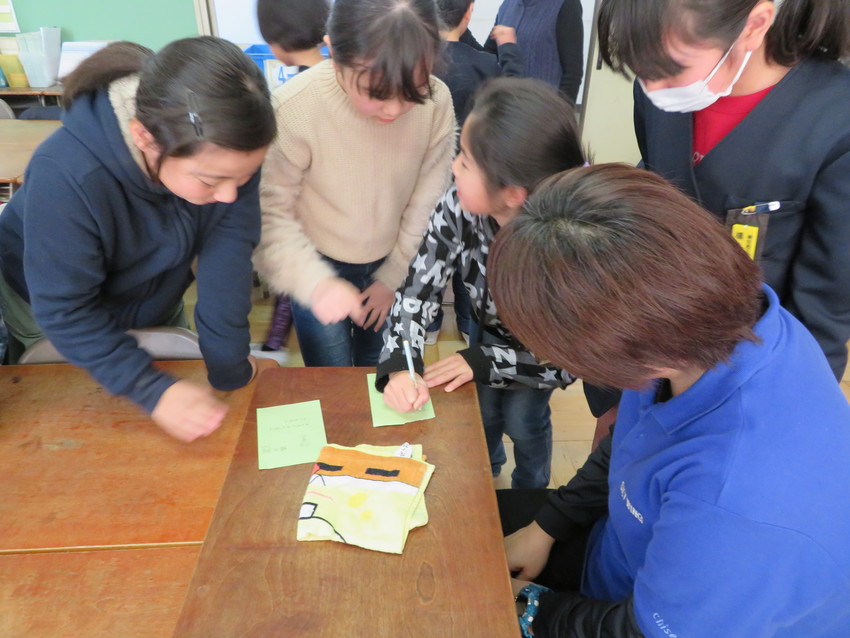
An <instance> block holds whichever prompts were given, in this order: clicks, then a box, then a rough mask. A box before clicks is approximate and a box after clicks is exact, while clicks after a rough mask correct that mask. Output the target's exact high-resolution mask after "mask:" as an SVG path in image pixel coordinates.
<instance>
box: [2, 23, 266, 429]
mask: <svg viewBox="0 0 850 638" xmlns="http://www.w3.org/2000/svg"><path fill="white" fill-rule="evenodd" d="M64 93H65V94H64V100H65V107H66V109H67V110H66V113H65V115H64V119H63V122H64V126H63V127H62V128H60V129H59V130H57V131H56V132H55V133H54V134H52V135H51V136H50V137H49V138H48V139H47V140H46V141H45V142H44V143H43V144H42V145H41V146H40V147H39V148H38V149H37V150H36V152H35V153H34V155H33V157H32V159H31V161H30V163H29V166H28V167H27V171H26V174H25V181H24V185H23V187H22V188H21V189H20V190H19V191H18V192H17V193H15V195H14V197H13V198H12V200H11V201H10V202H9V204H8V205H7V207H6V209H5V211H4V212H3V215H2V217H0V275H2V277H0V301H1V302H2V306H3V315H4V317H5V319H6V324H7V327H8V329H9V333H10V336H11V337H12V338H13V339H14V340H15V341H16V342H17V345H18V356H19V354H20V351H21V349H22V348H21V347H24V348H25V347H29V346H30V345H32V344H33V343H35V342H36V341H38V340H40V339H42V338H44V337H46V338H48V339H50V341H51V342H52V343H53V345H54V346H55V347H56V348H57V349H58V350H59V352H60V353H61V354H62V355H64V356H65V358H66V359H67V360H68V361H69V362H71V363H73V364H75V365H78V366H80V367H82V368H85V369H86V370H87V371H88V372H89V373H90V374H91V375H92V376H93V377H94V378H95V379H96V380H97V381H98V382H99V383H101V384H102V385H103V386H104V387H105V388H106V389H107V390H109V391H110V392H111V393H113V394H117V395H123V396H126V397H128V398H130V399H132V400H133V401H135V402H136V403H137V404H138V405H140V406H141V407H142V408H144V409H145V410H147V411H148V412H150V414H151V416H152V418H153V420H154V421H155V422H156V423H157V424H158V425H159V426H160V427H161V428H162V429H163V430H165V431H166V432H167V433H168V434H170V435H171V436H174V437H176V438H178V439H181V440H183V441H191V440H193V439H195V438H197V437H200V436H206V435H208V434H210V433H211V432H213V431H214V430H215V429H216V428H218V427H219V425H220V424H221V422H222V420H223V418H224V416H225V413H226V411H227V406H226V405H225V404H224V403H222V402H221V401H219V400H218V399H217V398H216V397H215V396H214V394H213V392H212V390H211V389H210V388H209V387H205V386H201V385H198V384H195V383H193V382H191V381H188V380H185V379H181V380H178V379H175V378H173V377H171V376H169V375H167V374H165V373H164V372H161V371H159V370H157V369H156V368H154V366H153V365H152V363H151V359H150V356H149V355H148V354H147V353H146V352H145V351H144V350H142V349H140V348H139V347H138V344H137V342H136V341H135V339H134V338H133V337H131V336H129V335H127V334H126V331H127V330H129V329H135V328H146V327H153V326H169V325H170V326H175V325H184V326H185V325H186V319H185V317H184V315H183V301H182V297H183V293H184V292H185V291H186V289H187V288H188V286H189V284H190V283H191V282H192V280H193V277H194V276H195V274H193V264H196V265H195V272H196V276H197V282H198V303H197V307H196V310H195V323H196V327H197V331H198V333H199V339H200V347H201V351H202V353H203V356H204V361H205V362H206V365H207V371H208V377H209V381H210V383H211V385H212V386H213V387H215V388H217V389H219V390H233V389H236V388H239V387H242V386H244V385H245V384H247V383H248V382H249V381H250V380H251V379H252V378H253V375H254V374H255V371H256V365H255V363H254V361H253V359H252V358H251V357H250V356H249V331H248V327H249V326H248V313H249V312H250V308H251V300H250V291H251V282H252V266H251V253H252V251H253V249H254V247H255V246H256V244H257V242H258V241H259V234H260V209H259V193H258V184H259V177H260V171H259V169H260V165H261V163H262V161H263V159H264V157H265V153H266V148H267V147H268V145H269V144H270V143H271V141H272V140H273V139H274V136H275V134H276V125H275V120H274V114H273V111H272V107H271V104H270V100H269V91H268V87H267V86H266V83H265V79H264V78H263V75H262V73H261V72H260V70H259V69H258V68H257V66H256V65H255V64H254V63H253V62H252V61H251V60H250V59H249V58H248V57H247V56H246V55H245V54H244V53H243V52H242V51H241V50H240V49H239V48H238V47H236V46H235V45H233V44H231V43H229V42H226V41H224V40H220V39H218V38H211V37H200V38H188V39H184V40H178V41H176V42H173V43H171V44H169V45H168V46H166V47H165V48H163V49H162V50H161V51H160V52H159V53H157V54H156V55H154V54H153V53H152V52H151V51H150V50H148V49H146V48H144V47H141V46H139V45H136V44H132V43H129V42H119V43H115V44H111V45H109V46H107V47H106V48H104V49H102V50H101V51H100V52H98V53H96V54H94V55H93V56H91V57H90V58H88V59H87V60H86V61H84V62H83V63H82V64H81V65H80V66H79V67H78V68H77V69H76V70H75V71H74V72H73V73H71V74H70V75H69V76H68V77H67V78H66V79H65V92H64ZM13 359H14V355H13Z"/></svg>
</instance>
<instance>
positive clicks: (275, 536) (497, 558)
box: [174, 368, 519, 638]
mask: <svg viewBox="0 0 850 638" xmlns="http://www.w3.org/2000/svg"><path fill="white" fill-rule="evenodd" d="M365 373H366V371H365V370H364V369H362V368H361V369H354V368H346V369H343V368H333V369H332V368H279V369H273V370H269V371H267V372H265V373H263V375H262V377H261V378H260V379H259V381H258V383H257V389H256V392H255V395H254V401H253V403H252V406H251V409H250V410H249V411H248V415H247V418H246V423H245V428H244V429H243V431H242V435H241V437H240V438H239V442H238V444H237V447H236V452H235V455H234V458H233V463H232V464H231V467H230V471H229V473H228V476H227V479H226V482H225V486H224V488H223V490H222V496H221V499H220V500H219V503H218V506H217V508H216V511H215V515H214V518H213V522H212V524H211V526H210V531H209V534H208V536H207V540H206V542H205V543H204V546H203V549H202V551H201V557H200V559H199V561H198V566H197V568H196V571H195V575H194V577H193V579H192V583H191V585H190V590H189V594H188V596H187V599H186V603H185V606H184V607H183V611H182V615H181V617H180V621H179V623H178V625H177V630H176V632H175V634H174V635H175V636H176V637H181V638H183V637H187V636H198V637H203V638H208V637H210V636H216V638H228V637H234V638H235V637H240V638H243V637H266V636H268V637H277V636H286V637H288V638H297V637H302V636H310V637H318V636H322V637H325V636H326V637H334V638H338V637H343V636H344V637H355V636H377V637H384V636H409V637H430V636H463V637H464V638H470V637H475V636H482V637H484V636H486V637H487V638H500V637H502V636H504V637H508V636H510V637H511V638H516V636H517V635H518V633H519V629H518V625H517V620H516V615H515V611H514V604H513V598H512V596H511V590H510V581H509V578H508V570H507V564H506V561H505V556H504V551H503V545H502V537H501V528H500V524H499V518H498V513H497V508H496V499H495V493H494V491H493V486H492V479H491V476H490V463H489V460H488V458H487V450H486V444H485V441H484V434H483V428H482V426H481V420H480V416H479V413H478V407H477V401H476V400H475V391H474V387H473V386H472V384H467V385H466V386H464V387H463V388H461V389H460V390H457V391H455V392H453V393H450V394H448V393H445V392H442V391H437V392H435V393H434V406H435V411H436V414H437V418H436V419H433V420H428V421H420V422H416V423H411V424H408V425H404V426H395V427H383V428H373V427H372V425H371V416H370V413H369V404H368V397H367V389H366V374H365ZM312 399H319V400H320V401H321V404H322V413H323V418H324V422H325V429H326V432H327V438H328V442H331V443H338V444H341V445H356V444H359V443H371V444H376V445H400V444H401V443H403V442H404V441H409V442H411V443H421V444H422V445H423V447H424V451H425V454H426V455H427V458H428V461H429V462H430V463H432V464H434V465H435V466H436V471H435V472H434V475H433V477H432V479H431V482H430V484H429V485H428V488H427V491H426V493H425V502H426V506H427V508H428V514H429V517H430V521H429V523H428V524H427V525H426V526H425V527H422V528H417V529H414V530H413V531H411V533H410V536H409V537H408V539H407V544H406V546H405V549H404V553H403V554H402V555H394V554H385V553H381V552H374V551H369V550H365V549H361V548H359V547H355V546H349V545H343V544H341V543H333V542H298V541H296V540H295V536H296V521H297V518H298V511H299V506H300V503H301V499H302V497H303V495H304V491H305V489H306V486H307V480H308V478H309V476H310V473H311V471H312V465H311V464H303V465H298V466H293V467H288V468H280V469H275V470H263V471H260V470H258V469H257V436H256V412H255V410H254V408H258V407H266V406H272V405H279V404H284V403H295V402H300V401H307V400H312Z"/></svg>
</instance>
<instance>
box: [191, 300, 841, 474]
mask: <svg viewBox="0 0 850 638" xmlns="http://www.w3.org/2000/svg"><path fill="white" fill-rule="evenodd" d="M185 299H186V306H187V308H186V310H187V312H186V315H187V316H188V317H190V318H191V317H192V316H193V309H194V308H193V307H194V302H195V299H196V296H195V289H194V286H192V288H190V289H189V291H188V292H187V293H186V297H185ZM253 301H254V306H253V309H252V311H251V316H250V320H251V340H252V341H253V342H262V341H263V339H264V338H265V336H266V331H267V330H268V325H269V320H270V317H271V312H272V304H273V298H269V297H265V296H264V294H263V292H262V290H261V289H260V288H255V289H254V300H253ZM444 310H445V319H444V320H443V330H442V331H441V332H440V337H439V339H438V341H437V343H436V344H435V345H433V346H426V348H425V364H426V365H427V364H429V363H433V362H434V361H437V360H438V359H440V358H442V357H446V356H448V355H450V354H453V353H454V352H457V351H458V350H459V349H461V348H463V347H465V346H466V344H465V343H464V342H463V341H462V339H461V337H460V334H459V333H458V331H457V328H456V327H455V318H454V311H453V309H452V307H451V305H446V306H445V307H444ZM190 321H191V319H190ZM287 347H288V349H289V354H290V357H289V363H288V364H287V365H289V366H302V365H304V362H303V360H302V359H301V354H300V352H299V350H298V341H297V339H296V338H295V331H294V330H293V331H292V333H291V334H290V337H289V342H288V344H287ZM841 387H842V389H843V390H844V394H845V396H847V398H848V400H850V366H848V371H847V373H845V375H844V379H843V380H842V383H841ZM550 405H551V407H552V428H553V450H552V480H551V482H550V487H558V486H559V485H563V484H565V483H566V482H567V481H569V480H570V479H571V478H572V477H573V475H574V474H575V473H576V470H577V469H578V468H579V467H580V466H581V465H582V464H583V463H584V461H585V459H586V458H587V455H588V453H589V452H590V446H591V443H592V441H593V432H594V429H595V426H596V420H595V419H594V418H593V416H592V415H591V414H590V411H589V410H588V408H587V404H586V403H585V399H584V393H583V392H582V390H581V382H580V381H578V382H576V383H574V384H573V385H571V386H569V387H568V388H566V389H565V390H556V391H555V393H554V394H553V395H552V400H551V402H550ZM505 447H506V449H507V452H508V459H509V460H508V463H507V464H506V465H505V467H504V468H503V470H502V474H501V476H499V478H497V479H495V480H494V484H495V486H496V487H497V488H507V487H510V475H511V470H512V469H513V461H512V460H511V457H512V449H511V445H510V440H508V439H507V438H506V439H505Z"/></svg>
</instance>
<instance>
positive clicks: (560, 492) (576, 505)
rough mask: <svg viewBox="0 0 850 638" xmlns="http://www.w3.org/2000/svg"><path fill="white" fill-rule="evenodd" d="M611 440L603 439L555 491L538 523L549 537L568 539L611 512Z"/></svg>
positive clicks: (539, 514) (540, 514)
mask: <svg viewBox="0 0 850 638" xmlns="http://www.w3.org/2000/svg"><path fill="white" fill-rule="evenodd" d="M611 437H612V435H611V434H609V435H608V436H606V437H605V438H603V439H602V440H601V441H600V442H599V445H598V446H596V449H595V450H594V451H593V452H591V453H590V456H588V457H587V460H586V461H585V462H584V465H582V466H581V467H580V468H579V470H578V472H577V473H576V475H575V476H574V477H573V478H572V479H571V480H570V482H569V483H567V484H566V485H562V486H561V487H559V488H558V489H557V490H556V491H555V492H553V493H552V494H551V495H550V496H549V499H548V500H547V502H546V504H545V505H544V506H543V507H542V508H541V509H540V511H539V512H538V513H537V516H536V517H535V519H534V520H535V521H536V522H537V524H538V525H540V527H541V528H542V529H543V531H545V532H546V533H547V534H549V536H552V537H553V538H555V539H558V540H565V539H567V538H569V537H570V536H571V535H572V534H573V533H575V532H576V531H577V530H578V529H579V528H587V527H589V526H591V525H593V524H594V523H595V522H596V521H597V520H598V519H599V518H600V517H602V516H603V515H604V514H605V512H607V511H608V467H609V465H610V462H611Z"/></svg>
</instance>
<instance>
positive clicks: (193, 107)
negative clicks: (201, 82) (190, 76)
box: [186, 89, 204, 137]
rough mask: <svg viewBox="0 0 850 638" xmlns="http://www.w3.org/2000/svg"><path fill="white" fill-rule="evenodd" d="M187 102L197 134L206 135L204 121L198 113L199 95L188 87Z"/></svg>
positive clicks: (190, 119)
mask: <svg viewBox="0 0 850 638" xmlns="http://www.w3.org/2000/svg"><path fill="white" fill-rule="evenodd" d="M186 103H187V104H188V105H189V121H190V122H191V123H192V126H194V127H195V135H197V136H198V137H203V136H204V123H203V121H202V120H201V116H200V114H199V113H198V111H199V110H200V109H199V107H198V96H197V95H196V94H195V92H194V91H193V90H192V89H186Z"/></svg>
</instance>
